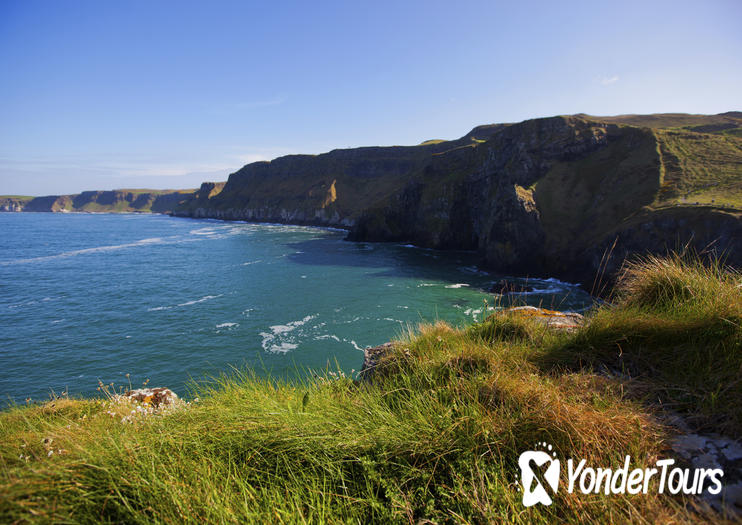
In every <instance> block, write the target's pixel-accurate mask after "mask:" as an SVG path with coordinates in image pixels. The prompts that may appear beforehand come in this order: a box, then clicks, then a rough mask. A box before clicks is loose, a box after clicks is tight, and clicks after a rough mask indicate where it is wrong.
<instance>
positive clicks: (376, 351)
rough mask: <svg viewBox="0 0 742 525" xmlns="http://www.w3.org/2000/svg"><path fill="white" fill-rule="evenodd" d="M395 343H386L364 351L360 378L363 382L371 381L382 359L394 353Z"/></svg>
mask: <svg viewBox="0 0 742 525" xmlns="http://www.w3.org/2000/svg"><path fill="white" fill-rule="evenodd" d="M393 348H394V344H393V343H384V344H383V345H379V346H373V347H368V348H366V349H365V350H364V351H363V365H361V371H360V372H359V373H358V377H359V378H360V379H361V380H362V381H369V380H371V378H372V377H373V375H374V373H375V371H376V368H377V367H378V366H379V361H380V360H381V358H382V357H384V356H385V355H386V354H388V353H389V352H391V351H392V349H393Z"/></svg>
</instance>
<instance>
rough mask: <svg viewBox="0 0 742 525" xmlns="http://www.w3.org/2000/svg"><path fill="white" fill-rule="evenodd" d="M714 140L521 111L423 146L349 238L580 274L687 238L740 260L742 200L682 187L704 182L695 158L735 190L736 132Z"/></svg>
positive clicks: (590, 277) (504, 266)
mask: <svg viewBox="0 0 742 525" xmlns="http://www.w3.org/2000/svg"><path fill="white" fill-rule="evenodd" d="M724 140H727V139H723V140H722V139H717V138H716V136H713V135H700V134H697V133H691V132H684V133H678V134H673V133H669V132H668V133H664V132H661V131H657V130H653V129H648V128H634V127H628V126H619V125H617V124H613V123H602V122H597V121H592V120H585V119H583V118H575V117H555V118H548V119H538V120H533V121H526V122H523V123H521V124H516V125H512V126H508V127H505V128H502V129H500V130H499V131H498V132H497V133H495V134H494V135H493V136H492V137H491V138H490V139H489V140H488V141H487V142H485V143H483V144H480V145H478V146H477V147H475V148H462V149H458V150H456V151H453V152H448V153H445V154H440V155H437V156H435V157H433V158H432V159H431V161H430V162H429V163H428V165H427V166H426V167H425V168H424V169H423V170H422V171H421V172H420V173H417V174H415V175H413V176H412V177H410V179H409V180H408V181H407V182H406V183H405V186H404V187H403V188H402V189H400V190H399V191H398V192H397V193H396V194H395V195H394V196H392V197H391V198H390V199H389V201H388V202H387V203H385V204H383V205H382V206H379V207H375V208H370V209H368V210H366V211H365V212H364V213H362V214H361V216H360V217H359V218H358V221H357V223H356V224H355V226H354V228H353V229H352V230H351V232H350V234H349V238H350V239H351V240H377V241H385V240H386V241H405V242H412V243H414V244H416V245H419V246H423V247H430V248H441V249H445V248H461V249H472V250H476V251H478V252H479V253H480V254H481V256H482V259H483V265H484V266H485V267H488V268H490V269H493V270H496V271H501V272H508V273H514V274H517V275H552V276H558V277H561V278H564V279H567V280H572V281H578V282H582V283H585V284H587V285H588V286H590V285H592V283H593V281H595V278H596V276H597V274H599V273H601V272H602V273H603V274H604V275H605V277H607V278H608V279H610V277H611V276H612V275H613V274H615V271H616V270H617V269H618V268H619V267H620V265H621V263H622V262H623V260H624V259H625V257H626V256H628V255H632V254H637V253H647V252H651V253H659V252H663V251H666V250H667V249H677V248H680V247H682V246H684V245H686V244H690V245H691V246H692V247H694V248H695V249H696V250H698V251H703V250H704V249H705V248H707V247H708V246H712V250H714V251H715V252H716V253H717V254H722V253H723V254H724V255H725V257H726V260H727V262H728V263H730V264H731V265H734V266H737V267H740V266H742V207H740V208H735V207H734V206H733V205H731V207H730V206H726V207H725V206H722V205H715V204H706V205H704V204H703V203H698V204H696V203H693V204H684V203H683V201H685V200H686V198H685V197H682V198H681V195H682V194H683V193H686V192H687V193H689V194H690V195H701V196H702V197H703V196H704V191H708V188H709V187H711V186H702V184H701V183H700V182H699V180H700V179H698V178H697V175H695V174H696V173H698V172H699V171H696V170H701V169H708V171H709V172H712V173H714V175H712V176H711V180H712V181H713V180H715V179H718V181H719V182H718V185H719V186H721V185H726V186H727V187H728V189H729V195H734V196H735V199H736V198H742V190H741V189H740V183H739V182H740V176H739V173H738V172H739V166H740V165H741V164H742V140H739V139H729V140H733V141H735V146H734V147H732V148H729V146H728V145H727V144H726V143H725V142H724ZM678 143H679V144H680V145H681V146H682V147H689V146H688V144H692V145H693V146H694V147H697V148H699V151H701V152H702V153H703V154H704V155H706V156H705V157H703V161H704V162H705V163H706V164H705V165H704V166H705V168H701V167H697V166H692V168H693V169H691V168H689V167H688V165H689V164H691V162H699V161H698V159H700V158H702V157H701V156H700V154H699V155H697V156H694V157H692V158H690V157H689V158H688V159H681V160H682V161H680V160H678V156H677V151H680V150H679V148H678V147H676V146H677V144H678ZM699 145H700V146H699ZM673 148H675V149H673ZM694 159H695V160H694ZM732 159H733V160H732ZM712 186H713V184H712ZM692 198H693V197H690V199H692ZM706 200H707V201H709V199H708V198H707V199H706ZM730 200H731V199H730ZM709 202H713V199H711V200H710V201H709ZM614 243H615V246H614ZM612 247H613V250H612V251H611V248H612ZM609 252H610V257H608V258H607V260H604V256H605V255H606V254H608V253H609ZM596 291H597V290H596Z"/></svg>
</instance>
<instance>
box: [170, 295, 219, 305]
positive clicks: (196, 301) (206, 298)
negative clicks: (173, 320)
mask: <svg viewBox="0 0 742 525" xmlns="http://www.w3.org/2000/svg"><path fill="white" fill-rule="evenodd" d="M222 295H224V294H221V293H220V294H219V295H204V296H203V297H202V298H201V299H194V300H193V301H186V302H185V303H180V304H179V305H178V306H191V305H192V304H198V303H203V302H204V301H210V300H211V299H216V298H218V297H221V296H222Z"/></svg>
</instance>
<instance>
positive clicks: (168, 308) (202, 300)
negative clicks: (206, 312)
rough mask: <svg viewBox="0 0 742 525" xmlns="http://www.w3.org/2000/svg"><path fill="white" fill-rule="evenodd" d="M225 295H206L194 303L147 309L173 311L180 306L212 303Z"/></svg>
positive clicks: (193, 301)
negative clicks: (211, 301)
mask: <svg viewBox="0 0 742 525" xmlns="http://www.w3.org/2000/svg"><path fill="white" fill-rule="evenodd" d="M222 295H224V294H221V293H220V294H219V295H204V296H203V297H201V298H200V299H193V300H192V301H186V302H184V303H179V304H176V305H175V306H155V307H153V308H147V311H148V312H158V311H160V310H171V309H173V308H177V307H178V306H191V305H194V304H198V303H203V302H204V301H210V300H211V299H216V298H218V297H221V296H222Z"/></svg>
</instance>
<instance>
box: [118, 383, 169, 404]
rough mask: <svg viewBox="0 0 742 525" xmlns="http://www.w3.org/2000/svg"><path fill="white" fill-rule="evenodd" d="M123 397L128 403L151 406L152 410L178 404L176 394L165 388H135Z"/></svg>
mask: <svg viewBox="0 0 742 525" xmlns="http://www.w3.org/2000/svg"><path fill="white" fill-rule="evenodd" d="M123 397H124V398H125V399H129V400H130V401H138V402H139V403H142V404H143V405H151V406H152V407H153V408H159V407H160V406H163V405H164V406H168V405H175V404H177V403H179V402H180V399H178V394H176V393H175V392H173V391H172V390H170V389H169V388H165V387H157V388H137V389H136V390H129V391H128V392H126V393H125V394H124V395H123Z"/></svg>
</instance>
